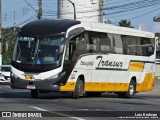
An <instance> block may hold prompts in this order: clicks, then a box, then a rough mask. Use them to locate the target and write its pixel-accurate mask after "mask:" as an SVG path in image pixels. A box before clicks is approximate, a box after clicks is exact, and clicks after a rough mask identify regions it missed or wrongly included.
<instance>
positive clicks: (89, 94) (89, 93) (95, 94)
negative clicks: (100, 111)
mask: <svg viewBox="0 0 160 120" xmlns="http://www.w3.org/2000/svg"><path fill="white" fill-rule="evenodd" d="M86 95H87V96H88V97H99V96H101V92H86Z"/></svg>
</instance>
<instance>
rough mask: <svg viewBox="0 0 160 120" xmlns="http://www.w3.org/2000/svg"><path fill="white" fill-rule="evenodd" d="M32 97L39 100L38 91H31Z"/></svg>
mask: <svg viewBox="0 0 160 120" xmlns="http://www.w3.org/2000/svg"><path fill="white" fill-rule="evenodd" d="M31 97H32V98H37V97H38V90H31Z"/></svg>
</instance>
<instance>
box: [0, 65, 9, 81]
mask: <svg viewBox="0 0 160 120" xmlns="http://www.w3.org/2000/svg"><path fill="white" fill-rule="evenodd" d="M10 71H11V67H10V65H1V66H0V83H3V82H5V83H6V82H8V83H10Z"/></svg>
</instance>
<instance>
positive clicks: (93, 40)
mask: <svg viewBox="0 0 160 120" xmlns="http://www.w3.org/2000/svg"><path fill="white" fill-rule="evenodd" d="M87 50H89V52H90V53H91V52H98V51H99V39H98V34H97V33H94V32H90V33H89V41H88V44H87Z"/></svg>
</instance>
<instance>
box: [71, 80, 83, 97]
mask: <svg viewBox="0 0 160 120" xmlns="http://www.w3.org/2000/svg"><path fill="white" fill-rule="evenodd" d="M83 91H84V83H83V81H82V80H79V79H78V80H77V82H76V87H75V89H74V91H73V93H72V96H73V98H74V99H77V98H79V97H80V96H83Z"/></svg>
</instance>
